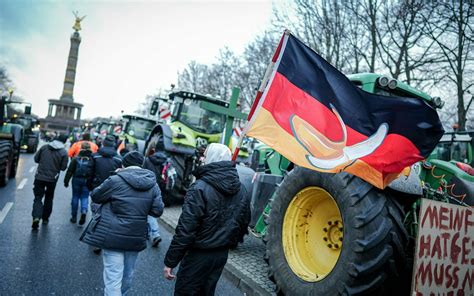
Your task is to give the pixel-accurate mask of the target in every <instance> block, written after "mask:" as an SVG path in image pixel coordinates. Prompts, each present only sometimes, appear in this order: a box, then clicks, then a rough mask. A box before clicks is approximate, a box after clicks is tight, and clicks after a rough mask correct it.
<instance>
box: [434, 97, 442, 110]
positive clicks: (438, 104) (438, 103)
mask: <svg viewBox="0 0 474 296" xmlns="http://www.w3.org/2000/svg"><path fill="white" fill-rule="evenodd" d="M432 102H433V106H434V107H435V108H440V109H441V108H443V106H444V101H443V100H441V98H440V97H434V98H433V99H432Z"/></svg>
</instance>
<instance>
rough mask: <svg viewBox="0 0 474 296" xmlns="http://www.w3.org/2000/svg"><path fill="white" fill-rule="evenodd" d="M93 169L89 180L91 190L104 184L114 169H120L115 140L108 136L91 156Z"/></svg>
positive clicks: (120, 162)
mask: <svg viewBox="0 0 474 296" xmlns="http://www.w3.org/2000/svg"><path fill="white" fill-rule="evenodd" d="M92 159H93V169H92V175H91V177H90V178H89V183H90V184H89V185H90V188H91V189H94V188H97V187H98V186H99V185H100V184H102V182H104V181H105V180H106V179H107V178H108V177H110V175H112V173H113V172H115V170H116V169H118V168H121V167H122V159H121V157H120V156H119V155H118V154H117V151H116V150H115V138H114V136H111V135H108V136H107V137H105V139H104V141H103V142H102V147H101V148H100V149H99V150H98V151H97V153H94V154H92Z"/></svg>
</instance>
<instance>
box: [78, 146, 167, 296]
mask: <svg viewBox="0 0 474 296" xmlns="http://www.w3.org/2000/svg"><path fill="white" fill-rule="evenodd" d="M142 163H143V156H142V155H141V154H140V153H139V152H137V151H132V152H129V153H127V154H126V155H125V156H124V158H123V166H124V169H122V170H119V171H118V172H117V174H115V175H113V176H111V177H110V178H108V179H107V180H105V181H104V182H103V183H102V184H101V185H100V186H99V187H97V188H96V189H94V191H93V192H92V194H91V197H92V200H93V201H94V202H95V203H98V204H100V205H101V207H100V208H99V209H98V210H97V212H96V213H95V215H94V218H93V219H92V220H91V223H89V225H88V227H87V228H86V230H85V231H84V234H83V237H81V240H82V241H84V242H85V243H87V244H89V245H92V246H94V247H97V248H101V249H103V250H104V254H103V261H104V284H105V290H104V294H105V295H123V294H125V293H126V292H127V290H128V289H129V288H130V285H131V281H132V275H133V270H134V266H135V262H136V260H137V256H138V252H140V251H142V250H144V249H145V248H146V234H147V216H148V215H151V216H154V217H159V216H161V214H162V213H163V207H164V205H163V202H162V200H161V193H160V189H159V187H158V185H157V184H156V179H155V175H154V174H153V173H152V172H150V171H149V170H144V169H142V168H141V167H140V166H141V165H142Z"/></svg>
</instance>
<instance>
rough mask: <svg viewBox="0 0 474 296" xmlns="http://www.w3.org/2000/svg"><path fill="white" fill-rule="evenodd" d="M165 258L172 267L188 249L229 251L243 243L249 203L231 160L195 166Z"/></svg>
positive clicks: (248, 215) (248, 218)
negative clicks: (194, 179) (192, 180)
mask: <svg viewBox="0 0 474 296" xmlns="http://www.w3.org/2000/svg"><path fill="white" fill-rule="evenodd" d="M193 174H194V176H195V177H196V178H197V181H196V182H195V183H194V184H193V185H192V186H191V187H190V189H189V190H188V192H187V194H186V197H185V199H184V204H183V209H182V213H181V216H180V217H179V221H178V225H177V227H176V230H175V235H174V237H173V240H172V242H171V244H170V247H169V249H168V252H167V253H166V257H165V260H164V261H165V265H166V266H168V267H171V268H174V267H176V266H177V265H178V263H179V262H180V261H181V260H182V259H183V257H184V255H185V254H186V252H187V251H189V250H193V249H194V250H195V249H198V250H212V249H229V248H232V247H235V246H236V245H237V243H238V242H240V241H242V240H243V236H244V235H245V234H246V233H247V226H248V223H249V221H250V202H249V199H248V198H247V193H246V190H245V187H244V186H243V185H242V184H241V183H240V181H239V176H238V174H237V170H236V169H235V166H234V164H233V163H232V162H231V161H220V162H214V163H211V164H208V165H204V166H201V167H198V168H197V170H196V171H195V172H194V173H193Z"/></svg>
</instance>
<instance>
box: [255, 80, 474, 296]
mask: <svg viewBox="0 0 474 296" xmlns="http://www.w3.org/2000/svg"><path fill="white" fill-rule="evenodd" d="M348 77H349V79H350V80H351V81H352V82H353V83H354V84H355V85H356V86H358V87H360V88H361V89H363V90H365V91H367V92H370V93H377V94H383V95H386V96H393V97H412V98H417V99H420V100H423V101H425V102H426V103H427V104H430V105H432V106H433V107H435V108H440V107H442V105H443V102H442V101H441V99H439V98H432V97H430V96H429V95H427V94H426V93H423V92H421V91H419V90H416V89H414V88H412V87H410V86H409V85H407V84H405V83H402V82H400V81H397V80H394V79H389V78H387V77H385V76H381V75H377V74H373V73H362V74H355V75H349V76H348ZM458 144H459V145H458ZM459 146H462V147H459ZM472 146H473V145H472V133H455V134H449V133H448V134H446V135H445V138H443V139H442V141H441V142H440V145H439V148H437V149H435V151H434V152H433V154H432V155H431V156H430V157H429V158H428V159H427V160H426V161H424V162H420V163H417V164H415V165H413V166H412V169H411V171H410V174H409V175H407V176H405V175H402V176H401V177H399V178H398V179H396V180H394V181H393V182H392V183H391V184H390V185H389V186H388V187H387V188H386V189H384V190H381V189H378V188H376V187H374V186H372V185H371V184H369V183H367V182H365V181H364V180H362V179H360V178H358V177H356V176H353V175H350V174H348V173H338V174H328V173H321V172H317V171H313V170H309V169H306V168H303V167H298V166H294V165H293V164H292V163H291V162H290V161H288V160H287V159H286V158H285V157H283V156H281V155H280V154H279V153H277V152H276V151H274V150H273V149H271V148H270V147H268V146H266V145H264V144H259V145H257V146H256V147H255V151H254V153H253V155H252V165H251V167H252V168H254V169H255V170H256V171H257V175H256V177H255V182H254V186H253V193H252V200H251V210H252V216H251V224H250V230H251V233H253V234H254V235H255V236H258V237H261V238H262V239H263V241H264V242H265V244H266V254H265V260H266V261H267V263H268V264H269V277H270V279H271V280H272V281H274V282H275V283H276V285H277V287H278V292H279V294H286V295H339V294H341V295H353V294H364V295H367V294H370V295H408V294H409V293H410V281H411V274H412V263H413V252H414V242H415V238H416V235H417V229H418V228H417V209H418V208H419V203H420V201H421V198H422V197H424V198H430V199H435V200H438V201H445V202H449V203H454V204H460V205H466V206H467V205H469V206H471V205H472V204H473V201H472V198H473V197H474V195H473V191H472V187H473V186H474V176H472V174H473V173H472V167H470V166H469V164H468V162H470V163H471V164H472ZM458 147H459V149H458ZM445 149H448V151H449V152H448V153H447V154H446V152H445ZM461 163H462V164H461ZM453 183H455V184H456V185H455V186H454V187H453V186H451V185H452V184H453ZM460 184H461V185H460ZM469 188H470V189H469ZM456 189H457V190H456ZM453 191H454V193H453Z"/></svg>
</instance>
